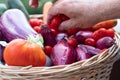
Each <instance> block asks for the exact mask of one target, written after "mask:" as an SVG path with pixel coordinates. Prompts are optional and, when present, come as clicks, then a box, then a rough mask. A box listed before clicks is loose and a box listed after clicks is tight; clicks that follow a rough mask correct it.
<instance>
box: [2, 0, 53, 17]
mask: <svg viewBox="0 0 120 80" xmlns="http://www.w3.org/2000/svg"><path fill="white" fill-rule="evenodd" d="M48 1H51V2H54V0H40V2H39V7H38V8H31V7H30V6H29V0H0V14H2V13H3V12H4V11H5V10H7V9H10V8H18V9H21V10H22V11H23V12H24V13H25V14H27V15H28V14H29V15H30V14H42V11H43V5H44V4H45V2H48Z"/></svg>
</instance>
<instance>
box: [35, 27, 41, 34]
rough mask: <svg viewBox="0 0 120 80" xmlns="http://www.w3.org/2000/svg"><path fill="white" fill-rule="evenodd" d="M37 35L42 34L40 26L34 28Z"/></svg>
mask: <svg viewBox="0 0 120 80" xmlns="http://www.w3.org/2000/svg"><path fill="white" fill-rule="evenodd" d="M33 29H34V30H35V31H36V32H37V33H40V32H41V28H40V27H39V26H35V27H34V28H33Z"/></svg>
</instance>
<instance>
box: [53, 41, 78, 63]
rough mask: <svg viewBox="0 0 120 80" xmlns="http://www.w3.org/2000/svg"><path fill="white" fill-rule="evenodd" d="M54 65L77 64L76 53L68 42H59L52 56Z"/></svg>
mask: <svg viewBox="0 0 120 80" xmlns="http://www.w3.org/2000/svg"><path fill="white" fill-rule="evenodd" d="M51 59H52V61H53V64H54V65H65V64H71V63H73V62H75V59H76V52H75V50H74V48H73V47H72V46H70V45H69V44H68V43H67V42H66V41H64V40H62V41H59V42H58V43H57V44H56V45H55V46H54V47H53V51H52V54H51Z"/></svg>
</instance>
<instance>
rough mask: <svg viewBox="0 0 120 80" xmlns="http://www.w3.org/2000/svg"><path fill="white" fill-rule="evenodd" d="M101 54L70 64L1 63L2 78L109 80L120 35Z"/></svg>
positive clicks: (9, 79)
mask: <svg viewBox="0 0 120 80" xmlns="http://www.w3.org/2000/svg"><path fill="white" fill-rule="evenodd" d="M115 41H116V44H114V45H113V46H112V47H110V48H109V49H107V50H105V51H104V52H102V53H101V54H98V55H95V56H93V57H92V58H90V59H87V60H84V61H79V62H76V63H73V64H70V65H62V66H51V67H32V66H27V67H17V66H4V65H0V80H109V76H110V73H111V69H112V67H113V63H114V62H115V61H116V60H117V59H118V58H119V56H118V55H119V51H120V44H119V42H120V36H119V35H118V34H117V33H116V36H115Z"/></svg>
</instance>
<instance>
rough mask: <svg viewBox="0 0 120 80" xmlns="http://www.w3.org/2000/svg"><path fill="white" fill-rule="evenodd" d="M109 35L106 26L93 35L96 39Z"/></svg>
mask: <svg viewBox="0 0 120 80" xmlns="http://www.w3.org/2000/svg"><path fill="white" fill-rule="evenodd" d="M106 35H107V30H106V29H105V28H100V29H98V30H96V31H95V32H93V34H92V37H93V39H94V40H98V39H100V38H102V37H104V36H106Z"/></svg>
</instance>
